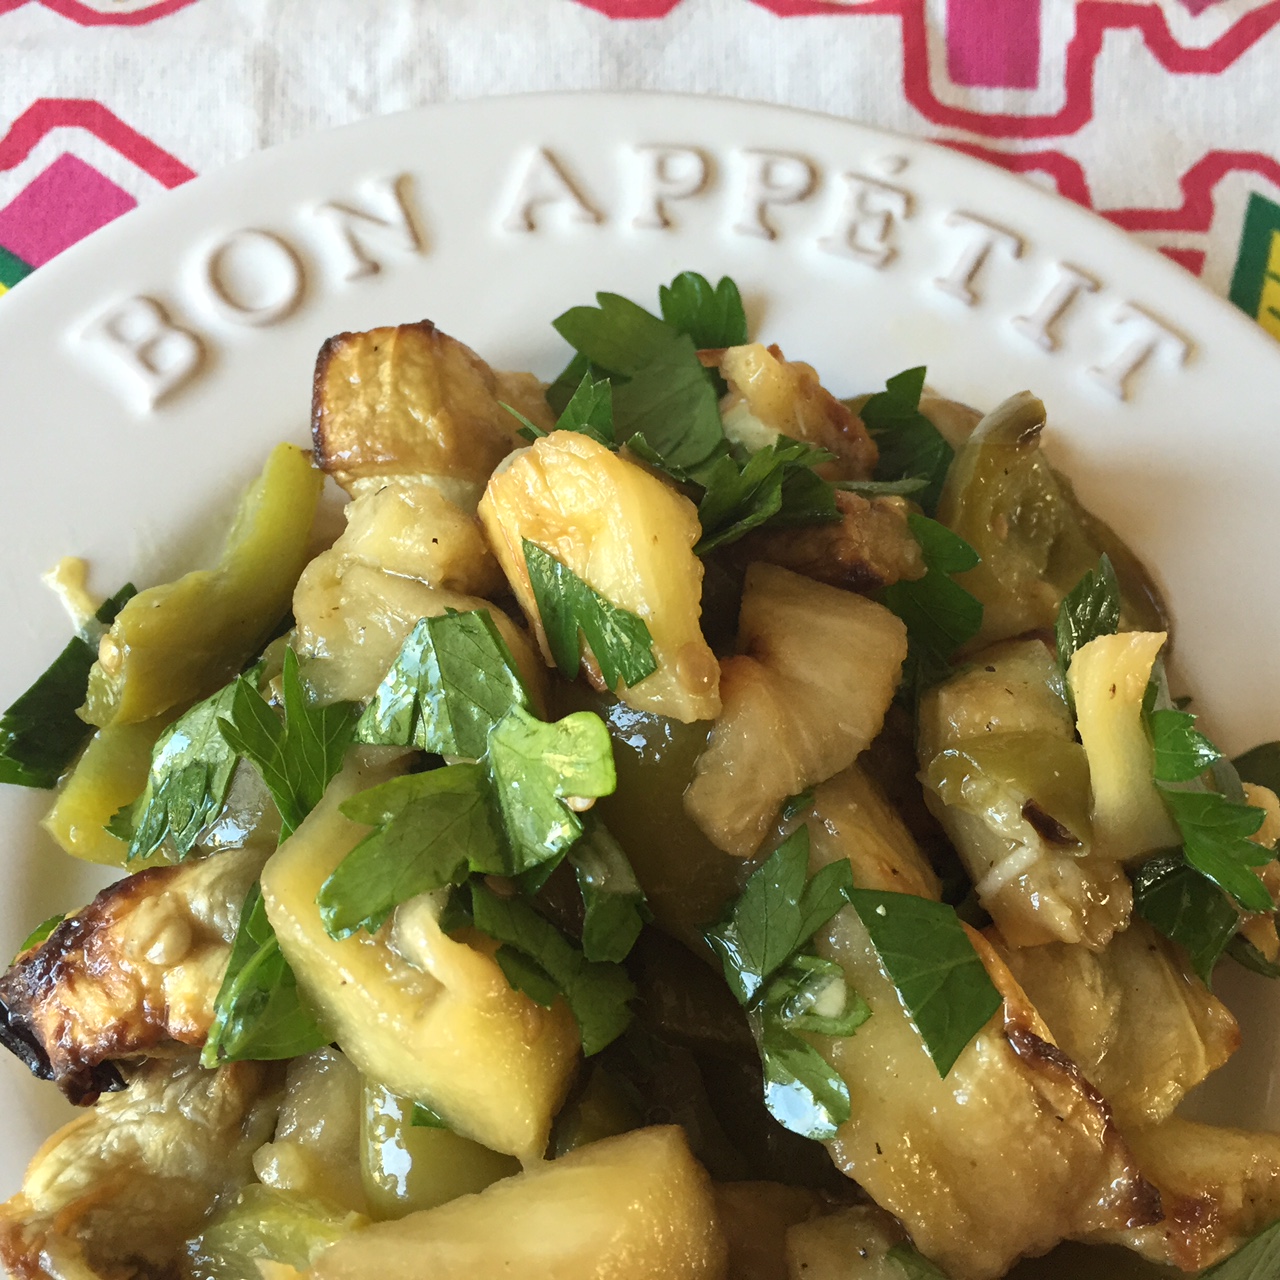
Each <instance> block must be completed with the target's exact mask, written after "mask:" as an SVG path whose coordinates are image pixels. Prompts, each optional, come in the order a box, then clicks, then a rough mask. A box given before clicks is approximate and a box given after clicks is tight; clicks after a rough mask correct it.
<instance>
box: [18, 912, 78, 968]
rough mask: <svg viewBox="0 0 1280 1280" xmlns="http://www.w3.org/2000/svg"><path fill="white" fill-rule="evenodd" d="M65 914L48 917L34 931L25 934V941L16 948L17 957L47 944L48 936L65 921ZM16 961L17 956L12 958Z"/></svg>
mask: <svg viewBox="0 0 1280 1280" xmlns="http://www.w3.org/2000/svg"><path fill="white" fill-rule="evenodd" d="M66 918H67V917H66V913H65V912H64V913H63V914H62V915H57V916H50V917H49V918H48V919H47V920H42V921H41V922H40V923H39V924H38V925H36V927H35V928H34V929H32V930H31V932H30V933H29V934H27V937H26V941H24V942H23V944H22V946H20V947H19V948H18V955H19V956H20V955H22V953H23V952H24V951H30V950H31V949H32V947H38V946H40V944H41V943H42V942H47V941H48V939H49V935H50V934H52V933H53V931H54V930H55V929H56V928H57V927H58V926H59V925H60V924H61V923H62V922H63V921H64V920H65V919H66ZM14 959H15V960H16V959H17V956H15V957H14Z"/></svg>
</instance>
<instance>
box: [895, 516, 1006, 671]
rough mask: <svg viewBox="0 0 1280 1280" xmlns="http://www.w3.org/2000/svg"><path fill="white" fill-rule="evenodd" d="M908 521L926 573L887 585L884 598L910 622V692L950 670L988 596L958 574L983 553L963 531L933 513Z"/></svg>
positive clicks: (973, 633) (973, 630)
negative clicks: (962, 582)
mask: <svg viewBox="0 0 1280 1280" xmlns="http://www.w3.org/2000/svg"><path fill="white" fill-rule="evenodd" d="M907 527H908V528H909V529H910V530H911V533H912V535H913V536H914V538H915V539H916V541H917V542H918V543H919V544H920V550H921V552H922V553H923V556H924V563H925V574H924V577H922V578H917V579H915V580H914V581H909V580H907V579H902V580H901V581H899V582H895V583H893V584H891V585H890V586H887V587H885V588H884V589H883V590H882V591H881V592H880V602H881V603H882V604H883V605H884V606H885V607H886V608H887V609H888V610H890V612H892V613H895V614H897V616H898V617H899V618H901V619H902V621H903V622H904V623H906V627H907V661H906V663H905V665H904V666H903V673H902V684H903V688H904V689H905V690H906V691H907V692H908V694H909V695H910V694H914V693H916V692H918V691H919V690H920V689H922V688H924V687H925V686H927V685H929V684H932V683H934V682H935V681H937V680H939V679H941V678H942V677H943V676H945V675H946V674H947V673H948V672H949V671H950V669H951V659H952V657H953V656H954V655H955V652H956V650H957V649H959V648H960V647H961V646H962V645H964V644H966V643H967V642H968V641H970V640H972V639H973V637H974V636H976V635H977V634H978V632H979V631H980V630H981V628H982V602H981V601H980V600H978V599H977V598H976V597H975V596H973V595H971V594H970V593H969V592H968V591H966V590H965V589H964V588H963V587H962V586H961V585H960V584H959V583H958V582H955V581H954V580H953V578H952V575H953V574H957V573H964V572H965V571H966V570H968V569H972V568H973V567H974V566H975V565H976V564H977V563H978V553H977V552H976V551H975V550H974V549H973V548H972V547H971V546H970V545H969V544H968V543H967V542H966V541H965V540H964V539H963V538H962V537H960V536H959V534H955V533H952V532H951V530H950V529H948V528H947V527H946V526H945V525H941V524H939V523H938V522H937V521H936V520H930V519H929V518H928V517H927V516H922V515H917V514H914V513H913V514H911V515H909V516H908V517H907Z"/></svg>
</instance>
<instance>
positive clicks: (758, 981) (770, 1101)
mask: <svg viewBox="0 0 1280 1280" xmlns="http://www.w3.org/2000/svg"><path fill="white" fill-rule="evenodd" d="M808 864H809V830H808V828H807V827H801V828H799V830H797V831H796V832H795V833H794V834H793V835H791V836H789V837H788V838H787V839H786V840H784V841H783V843H782V844H780V845H779V846H778V848H777V849H776V850H775V851H774V852H773V853H772V854H770V856H769V857H768V859H766V861H765V862H764V863H763V864H762V865H761V866H760V867H759V868H758V869H757V870H756V871H755V872H753V873H752V875H751V877H750V879H749V880H748V881H747V883H746V885H745V886H744V888H743V891H742V894H741V896H740V897H739V898H738V900H737V901H736V902H735V903H734V904H733V906H732V907H731V908H730V910H729V912H728V914H727V915H726V916H725V918H724V919H723V920H721V922H720V923H719V924H717V925H715V926H714V927H713V928H711V929H708V930H707V931H706V933H705V934H704V937H705V938H706V940H707V942H708V943H709V944H710V946H711V948H712V950H713V951H714V952H715V953H716V955H717V957H718V958H719V960H720V963H721V966H722V967H723V969H724V976H725V981H726V982H728V984H729V989H730V991H732V992H733V994H734V997H735V998H736V999H737V1001H738V1003H739V1004H741V1005H742V1006H743V1007H744V1008H745V1009H746V1010H747V1017H748V1020H749V1022H750V1024H751V1029H752V1033H753V1034H754V1036H755V1039H756V1045H757V1047H758V1049H759V1051H760V1061H761V1065H762V1067H763V1069H764V1100H765V1106H767V1107H768V1109H769V1111H770V1113H771V1114H772V1115H773V1116H774V1118H775V1119H776V1120H778V1122H779V1123H780V1124H782V1125H784V1126H785V1127H786V1128H788V1129H790V1130H791V1131H792V1132H793V1133H798V1134H800V1135H801V1136H803V1137H807V1138H814V1139H817V1140H824V1139H827V1138H831V1137H833V1136H834V1134H835V1132H836V1130H837V1129H838V1128H839V1127H840V1125H842V1124H843V1123H844V1122H845V1121H846V1120H847V1119H848V1118H849V1115H850V1101H849V1089H848V1086H847V1085H846V1084H845V1083H844V1081H843V1080H842V1079H841V1078H840V1076H839V1075H838V1074H837V1072H836V1071H835V1070H834V1069H833V1068H832V1067H831V1065H830V1064H829V1063H828V1062H827V1061H826V1060H825V1059H824V1058H823V1057H822V1055H821V1054H820V1053H819V1052H818V1051H817V1050H816V1049H815V1048H814V1047H813V1046H812V1045H811V1044H810V1043H809V1042H808V1041H807V1040H804V1039H802V1038H801V1037H800V1036H799V1035H798V1034H797V1033H798V1032H800V1031H810V1032H815V1033H818V1034H822V1035H850V1034H852V1032H853V1031H854V1029H855V1028H856V1027H858V1026H859V1025H860V1024H861V1023H862V1022H864V1021H865V1020H866V1018H867V1017H868V1016H869V1014H870V1010H868V1008H867V1006H866V1004H865V1003H864V1002H863V1001H862V1000H861V998H860V997H859V996H858V995H857V994H856V993H855V992H852V991H850V990H849V989H848V986H847V985H846V983H845V980H844V974H843V972H842V971H841V969H840V967H839V966H838V965H835V964H833V963H832V962H831V961H827V960H823V959H820V958H819V957H817V956H814V955H811V954H808V953H807V951H806V949H807V947H808V946H809V943H810V940H811V939H812V937H813V935H814V934H815V933H816V932H817V931H818V929H820V928H821V927H822V926H823V925H824V924H825V923H826V922H827V921H828V920H829V919H830V918H831V917H832V916H833V915H835V913H836V912H837V911H839V910H840V908H841V907H842V906H844V904H845V903H846V902H847V901H848V900H849V894H850V893H851V892H852V885H853V873H852V870H851V868H850V866H849V864H848V862H846V861H843V860H841V861H839V862H833V863H831V864H830V865H829V866H826V867H823V868H822V869H821V870H820V871H818V872H817V873H816V874H815V875H814V876H813V877H812V878H809V877H808V875H807V871H808Z"/></svg>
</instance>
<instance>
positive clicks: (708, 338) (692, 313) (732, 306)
mask: <svg viewBox="0 0 1280 1280" xmlns="http://www.w3.org/2000/svg"><path fill="white" fill-rule="evenodd" d="M658 305H659V307H660V308H661V310H662V318H663V320H665V321H666V322H667V324H669V325H670V326H671V328H673V329H675V330H676V332H677V333H685V334H688V335H689V337H690V338H692V339H693V344H694V346H696V347H698V348H699V349H700V350H706V349H715V348H719V347H740V346H742V344H743V343H744V342H746V341H747V313H746V311H745V310H744V309H743V306H742V295H741V294H740V293H739V292H738V286H737V285H736V284H734V282H733V281H732V280H731V279H729V277H728V276H724V277H723V278H722V279H721V281H720V283H719V284H717V285H715V286H714V287H713V286H712V284H711V282H710V281H709V280H707V279H706V278H705V277H703V276H700V275H699V274H698V273H697V272H696V271H684V272H682V273H681V274H680V275H678V276H676V278H675V279H674V280H673V281H672V282H671V283H670V284H669V285H666V284H664V285H662V286H661V287H660V288H659V289H658Z"/></svg>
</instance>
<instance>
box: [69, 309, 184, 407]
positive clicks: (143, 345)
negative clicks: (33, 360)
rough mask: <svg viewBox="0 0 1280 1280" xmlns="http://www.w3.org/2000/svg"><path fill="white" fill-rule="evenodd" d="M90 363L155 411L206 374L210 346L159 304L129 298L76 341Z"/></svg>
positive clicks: (129, 397) (128, 398)
mask: <svg viewBox="0 0 1280 1280" xmlns="http://www.w3.org/2000/svg"><path fill="white" fill-rule="evenodd" d="M76 337H78V339H79V344H78V345H80V346H81V348H82V349H83V350H84V351H85V352H86V353H87V354H88V356H89V358H90V360H91V361H92V362H93V363H94V364H95V365H96V366H97V367H98V368H99V369H100V370H101V371H102V372H103V373H104V374H105V375H106V376H107V378H108V379H109V380H110V382H111V385H112V386H114V387H115V388H116V389H117V390H119V391H120V392H121V395H122V397H123V398H124V399H125V400H126V401H128V402H131V403H133V404H136V405H138V406H139V407H141V408H143V409H148V410H149V409H154V408H155V407H156V406H157V405H159V404H162V403H163V402H164V401H165V400H166V399H167V398H168V397H169V396H171V395H173V393H174V392H175V391H177V390H178V389H179V388H181V387H183V386H185V385H186V384H187V383H188V382H190V381H191V379H192V378H194V377H195V375H196V374H197V373H198V372H199V371H200V367H201V365H202V364H203V363H204V354H205V351H204V342H203V341H202V339H201V338H200V337H199V336H197V334H195V333H194V332H193V331H192V330H190V329H187V328H184V327H183V326H182V325H180V324H176V323H175V322H174V321H173V319H172V318H171V317H170V314H169V310H168V308H167V307H166V306H165V305H164V303H162V302H159V301H157V300H156V299H155V298H147V297H134V298H126V299H124V301H123V302H117V303H114V304H113V305H111V306H110V307H108V308H106V309H105V310H104V311H102V312H100V313H99V314H98V315H97V316H95V317H94V318H93V319H92V320H90V321H89V323H88V324H86V325H85V326H84V327H83V328H82V329H81V330H80V332H79V334H78V335H76Z"/></svg>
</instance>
